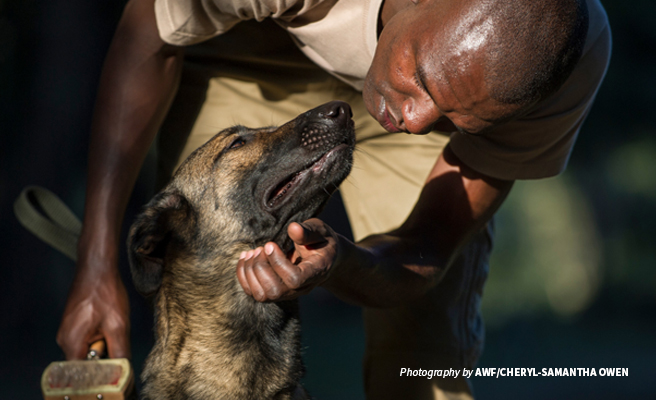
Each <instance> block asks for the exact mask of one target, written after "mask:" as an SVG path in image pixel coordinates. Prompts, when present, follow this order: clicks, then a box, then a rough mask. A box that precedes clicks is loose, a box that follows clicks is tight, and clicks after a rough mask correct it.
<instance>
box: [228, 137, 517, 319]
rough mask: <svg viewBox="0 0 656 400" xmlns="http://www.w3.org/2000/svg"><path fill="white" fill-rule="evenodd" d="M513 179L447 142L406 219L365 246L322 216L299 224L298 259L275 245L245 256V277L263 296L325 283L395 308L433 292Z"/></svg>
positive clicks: (292, 293) (366, 302) (241, 270)
mask: <svg viewBox="0 0 656 400" xmlns="http://www.w3.org/2000/svg"><path fill="white" fill-rule="evenodd" d="M512 184H513V182H512V181H503V180H499V179H494V178H491V177H487V176H485V175H482V174H480V173H477V172H475V171H473V170H471V169H470V168H468V167H467V166H466V165H464V164H463V163H462V162H461V161H460V160H459V159H458V158H457V157H456V156H455V155H454V154H453V153H452V152H451V150H450V148H449V147H448V146H447V147H446V148H445V150H444V153H443V154H442V155H441V156H440V157H439V159H438V161H437V163H436V164H435V166H434V167H433V170H432V171H431V173H430V175H429V177H428V179H427V181H426V184H425V186H424V188H423V190H422V192H421V195H420V197H419V200H418V202H417V204H416V205H415V208H414V209H413V211H412V213H411V214H410V216H409V217H408V219H407V220H406V221H405V223H404V224H403V225H402V226H401V227H400V228H398V229H396V230H394V231H392V232H389V233H387V234H380V235H372V236H369V237H367V238H365V239H364V240H362V241H361V242H359V243H357V244H353V243H351V242H350V241H348V240H347V239H345V238H344V237H342V236H339V235H337V234H335V233H334V232H333V231H332V230H331V229H330V228H329V227H328V226H327V225H325V224H324V223H323V222H321V221H320V220H318V219H313V220H309V221H306V222H304V223H303V224H302V226H301V225H300V224H291V225H290V228H289V234H290V237H291V238H292V240H294V242H295V245H296V251H295V256H294V257H295V258H300V262H299V261H298V260H296V259H294V258H293V260H294V261H296V263H292V262H290V261H289V260H288V259H287V258H286V257H285V255H284V254H283V253H282V251H280V249H279V248H278V247H277V246H276V245H275V244H273V243H267V245H265V247H264V249H256V250H255V251H251V252H247V253H244V254H242V257H241V258H240V260H239V263H238V267H237V276H238V278H239V281H240V283H241V285H242V287H243V288H244V290H245V291H246V293H248V294H250V295H252V296H253V297H254V298H255V299H257V300H259V301H268V300H281V299H288V298H293V297H297V296H298V295H300V294H303V293H306V292H308V291H309V290H311V289H312V288H313V287H315V286H318V285H322V286H324V287H326V288H328V289H329V290H331V291H332V292H333V293H335V294H336V295H337V296H339V297H340V298H342V299H343V300H345V301H348V302H350V303H355V304H358V305H362V306H368V307H395V306H398V305H401V304H403V303H406V302H409V301H412V300H413V299H416V298H418V297H419V296H421V295H423V294H424V293H426V292H427V291H428V290H429V289H431V288H432V287H433V286H435V285H436V284H437V283H438V282H439V281H440V280H441V278H442V277H443V275H444V273H445V272H446V270H447V268H448V266H449V264H450V263H451V261H452V260H453V259H454V258H455V257H456V256H457V255H458V253H459V250H460V248H461V247H462V245H464V244H465V243H466V242H467V240H468V239H469V238H471V236H472V235H473V234H475V233H476V232H477V231H478V230H479V229H481V228H482V227H483V226H484V225H485V224H486V223H487V221H489V219H490V218H491V217H492V215H493V214H494V212H495V211H496V210H497V209H498V208H499V206H500V205H501V203H502V202H503V200H504V199H505V197H506V196H507V194H508V192H509V191H510V188H511V187H512Z"/></svg>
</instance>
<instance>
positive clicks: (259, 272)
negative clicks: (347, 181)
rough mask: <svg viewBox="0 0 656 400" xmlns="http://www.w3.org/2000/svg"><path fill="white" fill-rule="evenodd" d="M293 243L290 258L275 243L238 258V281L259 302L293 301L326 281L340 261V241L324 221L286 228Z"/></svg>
mask: <svg viewBox="0 0 656 400" xmlns="http://www.w3.org/2000/svg"><path fill="white" fill-rule="evenodd" d="M287 233H288V234H289V237H290V238H291V239H292V241H293V242H294V251H293V253H292V254H291V255H290V256H289V257H288V256H287V255H285V254H284V253H283V252H282V250H281V249H280V247H278V245H276V244H275V243H272V242H269V243H267V244H265V245H264V247H258V248H257V249H255V250H250V251H247V252H246V251H245V252H243V253H242V254H241V256H240V257H239V263H238V264H237V278H238V279H239V283H240V284H241V286H242V288H243V289H244V291H245V292H246V294H248V295H249V296H253V298H255V300H257V301H262V302H264V301H279V300H290V299H294V298H296V297H298V296H300V295H302V294H306V293H308V292H310V290H312V289H313V288H314V287H316V286H319V285H321V284H322V283H323V282H325V281H326V280H327V279H328V277H329V275H330V274H331V271H332V266H333V264H334V262H335V259H336V258H337V254H338V252H339V250H338V243H339V239H338V236H337V234H336V233H335V232H334V231H333V230H332V229H331V228H330V227H329V226H328V225H326V224H325V223H324V222H323V221H321V220H319V219H317V218H313V219H309V220H307V221H305V222H303V223H302V224H298V223H296V222H293V223H291V224H290V225H289V227H288V228H287Z"/></svg>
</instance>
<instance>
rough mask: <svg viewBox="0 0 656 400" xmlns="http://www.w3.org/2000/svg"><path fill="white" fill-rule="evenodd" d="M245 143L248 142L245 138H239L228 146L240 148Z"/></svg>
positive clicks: (230, 148)
mask: <svg viewBox="0 0 656 400" xmlns="http://www.w3.org/2000/svg"><path fill="white" fill-rule="evenodd" d="M245 144H246V141H245V140H244V139H242V138H237V139H235V140H234V141H233V142H232V143H231V144H230V146H228V150H232V149H238V148H240V147H241V146H243V145H245Z"/></svg>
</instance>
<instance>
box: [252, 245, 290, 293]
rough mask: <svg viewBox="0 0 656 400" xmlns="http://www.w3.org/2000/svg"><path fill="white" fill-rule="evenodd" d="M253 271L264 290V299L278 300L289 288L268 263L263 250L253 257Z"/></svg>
mask: <svg viewBox="0 0 656 400" xmlns="http://www.w3.org/2000/svg"><path fill="white" fill-rule="evenodd" d="M253 272H255V276H256V277H257V281H258V282H259V283H260V286H262V289H263V290H264V292H265V295H266V300H272V301H275V300H278V299H279V298H280V296H282V295H283V294H286V293H287V292H288V291H289V288H288V287H287V286H286V285H285V283H284V282H283V281H282V279H281V278H280V276H278V274H277V273H276V271H275V270H274V269H273V268H272V267H271V265H270V264H269V260H268V259H267V256H266V254H264V252H263V251H261V252H260V253H259V254H258V255H257V256H256V257H254V259H253Z"/></svg>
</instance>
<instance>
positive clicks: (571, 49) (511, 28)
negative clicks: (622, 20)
mask: <svg viewBox="0 0 656 400" xmlns="http://www.w3.org/2000/svg"><path fill="white" fill-rule="evenodd" d="M467 3H469V4H468V5H467V6H466V10H463V11H465V12H464V13H463V14H462V15H461V19H460V21H458V22H460V23H456V24H453V25H451V24H449V25H451V26H452V27H453V29H452V30H451V32H450V33H451V34H453V38H452V40H453V44H454V45H455V46H448V48H449V49H451V50H453V49H457V48H458V46H459V45H460V46H461V45H462V44H463V42H462V41H463V40H464V41H465V42H467V41H470V40H471V36H472V35H471V31H470V34H469V35H467V34H463V31H466V27H467V26H468V25H469V22H468V21H467V19H468V18H470V17H471V15H472V14H473V15H477V14H478V15H480V14H481V13H485V14H486V15H485V16H482V15H480V17H482V18H485V19H486V22H485V23H486V24H489V26H490V27H491V28H492V29H490V32H489V35H488V37H486V38H485V43H484V44H482V48H481V50H482V51H483V54H482V58H483V63H484V71H485V72H484V77H485V84H486V86H487V89H488V91H489V93H490V96H491V97H492V98H493V99H495V100H497V101H500V102H502V103H504V104H513V105H521V106H523V105H526V104H531V103H533V102H535V101H537V100H539V99H541V98H544V97H546V96H548V95H549V94H551V93H553V92H554V91H555V90H557V89H558V88H559V87H560V86H561V85H562V84H563V83H564V82H565V80H566V79H567V77H568V76H569V74H570V73H571V72H572V70H573V69H574V66H575V65H576V63H577V62H578V60H579V58H580V56H581V53H582V51H583V46H584V44H585V38H586V35H587V31H588V11H587V6H586V3H585V0H539V1H538V0H533V1H532V0H483V1H481V0H472V1H469V2H467ZM447 40H449V39H447ZM465 44H466V43H465Z"/></svg>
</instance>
